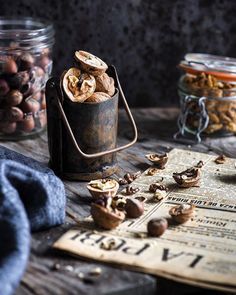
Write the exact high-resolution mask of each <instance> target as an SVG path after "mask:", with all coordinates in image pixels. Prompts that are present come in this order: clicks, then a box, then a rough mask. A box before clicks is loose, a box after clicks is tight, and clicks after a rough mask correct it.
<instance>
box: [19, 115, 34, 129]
mask: <svg viewBox="0 0 236 295" xmlns="http://www.w3.org/2000/svg"><path fill="white" fill-rule="evenodd" d="M17 126H18V128H19V129H20V130H22V131H24V132H31V131H32V130H33V129H34V127H35V122H34V118H33V116H27V117H26V118H24V119H23V120H22V121H20V122H18V124H17Z"/></svg>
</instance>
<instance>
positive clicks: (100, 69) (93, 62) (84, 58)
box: [75, 50, 108, 76]
mask: <svg viewBox="0 0 236 295" xmlns="http://www.w3.org/2000/svg"><path fill="white" fill-rule="evenodd" d="M75 59H76V61H77V62H78V63H79V67H80V68H81V69H82V70H83V71H85V72H87V73H89V74H91V75H93V76H100V75H102V74H103V73H105V71H106V70H107V68H108V67H107V64H106V63H105V62H104V61H102V60H101V59H100V58H98V57H97V56H95V55H93V54H91V53H89V52H86V51H82V50H79V51H76V52H75Z"/></svg>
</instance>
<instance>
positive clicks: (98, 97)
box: [85, 92, 111, 102]
mask: <svg viewBox="0 0 236 295" xmlns="http://www.w3.org/2000/svg"><path fill="white" fill-rule="evenodd" d="M110 98H111V97H110V95H108V94H107V93H104V92H94V93H93V94H92V95H91V96H90V97H89V98H87V99H86V101H85V102H103V101H106V100H108V99H110Z"/></svg>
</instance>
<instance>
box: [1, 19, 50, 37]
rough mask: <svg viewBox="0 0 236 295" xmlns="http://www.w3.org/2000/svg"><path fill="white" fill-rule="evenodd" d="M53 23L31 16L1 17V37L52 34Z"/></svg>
mask: <svg viewBox="0 0 236 295" xmlns="http://www.w3.org/2000/svg"><path fill="white" fill-rule="evenodd" d="M53 31H54V30H53V25H52V24H51V23H49V22H48V21H44V20H42V19H34V18H31V17H20V18H18V19H16V18H14V17H5V16H1V17H0V39H4V37H6V38H9V36H11V37H18V36H20V35H28V37H29V38H30V37H31V38H37V37H39V36H41V35H45V34H46V35H47V34H51V33H52V32H53Z"/></svg>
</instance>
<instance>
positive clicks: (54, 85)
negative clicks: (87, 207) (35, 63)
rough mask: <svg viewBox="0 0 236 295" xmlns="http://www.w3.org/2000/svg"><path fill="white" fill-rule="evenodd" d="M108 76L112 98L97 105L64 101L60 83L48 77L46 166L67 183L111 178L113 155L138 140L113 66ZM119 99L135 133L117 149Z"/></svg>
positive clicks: (114, 170) (113, 166) (115, 163)
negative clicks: (111, 87)
mask: <svg viewBox="0 0 236 295" xmlns="http://www.w3.org/2000/svg"><path fill="white" fill-rule="evenodd" d="M108 74H109V75H110V76H112V77H113V78H114V80H115V86H116V92H115V94H114V96H113V97H112V98H111V99H109V100H106V101H104V102H100V103H89V102H87V103H86V102H84V103H76V102H72V101H70V100H69V99H64V93H63V91H62V86H61V82H60V80H59V79H56V78H51V79H49V80H48V82H47V85H46V101H47V119H48V146H49V154H50V161H49V165H50V167H51V168H52V169H53V170H54V172H55V173H56V174H57V175H58V176H60V177H62V178H66V179H70V180H92V179H97V178H104V177H107V176H110V175H112V174H113V173H115V172H116V171H117V169H118V165H117V160H116V153H117V152H118V151H121V150H123V149H126V148H128V147H130V146H131V145H133V144H134V143H135V142H136V141H137V128H136V124H135V122H134V119H133V116H132V114H131V112H130V109H129V106H128V104H127V102H126V99H125V96H124V93H123V91H122V88H121V85H120V82H119V79H118V75H117V72H116V69H115V67H114V66H110V67H109V69H108ZM119 94H120V96H121V98H122V101H123V104H124V107H125V110H126V113H127V115H128V118H129V121H130V123H131V125H132V129H133V132H134V137H133V140H132V141H131V142H129V143H127V144H126V145H123V146H120V147H117V146H116V143H117V126H118V99H119Z"/></svg>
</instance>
